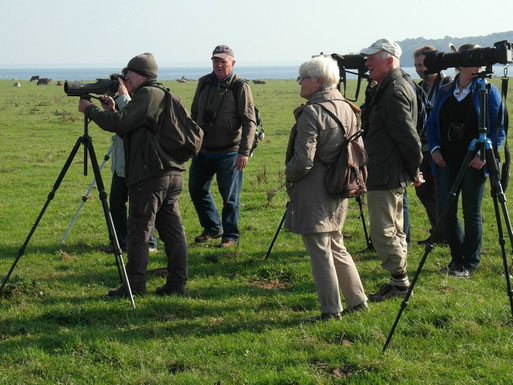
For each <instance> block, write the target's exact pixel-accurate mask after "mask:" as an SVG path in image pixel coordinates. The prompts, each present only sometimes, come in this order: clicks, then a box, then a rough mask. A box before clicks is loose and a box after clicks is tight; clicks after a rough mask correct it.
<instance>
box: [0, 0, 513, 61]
mask: <svg viewBox="0 0 513 385" xmlns="http://www.w3.org/2000/svg"><path fill="white" fill-rule="evenodd" d="M463 4H464V5H463ZM494 4H497V5H494ZM499 4H500V5H499ZM485 7H486V8H485ZM512 14H513V2H512V1H507V2H506V1H503V0H502V1H500V2H499V1H491V2H489V3H485V2H483V1H482V0H480V1H477V0H466V1H465V2H453V1H447V0H444V1H439V0H427V1H426V0H423V1H419V0H397V1H393V0H392V1H381V0H366V1H361V2H347V1H344V0H309V1H306V0H282V1H280V0H252V1H246V0H218V1H206V0H199V1H194V0H181V1H177V0H168V1H165V0H144V1H143V0H124V1H119V0H112V1H109V0H103V1H99V0H87V1H75V0H45V1H39V0H37V1H33V0H14V1H9V2H3V4H2V6H1V15H2V22H1V23H0V36H2V38H1V39H0V67H4V68H8V67H86V68H87V67H106V66H116V67H117V66H119V67H122V66H124V65H125V64H126V63H127V61H128V60H129V59H130V58H131V57H133V56H135V55H137V54H139V53H142V52H152V53H153V54H154V55H155V57H156V59H157V62H158V63H159V65H160V66H205V65H208V64H209V60H210V54H211V52H212V50H213V48H214V46H216V45H217V44H228V45H230V46H231V47H232V48H233V50H234V52H235V59H236V61H237V65H245V66H254V65H299V64H300V63H302V62H303V61H304V60H306V59H307V58H309V57H310V56H311V55H312V54H317V53H319V52H321V51H323V52H327V53H332V52H338V53H342V54H344V53H354V52H358V51H359V50H360V49H362V48H363V47H366V46H368V45H370V44H371V43H372V42H373V41H375V40H377V39H379V38H381V37H388V38H390V39H394V40H403V39H405V38H416V37H425V38H442V37H444V36H452V37H465V36H477V35H487V34H490V33H493V32H505V31H509V30H512V29H513V23H512V22H511V20H512V18H511V15H512ZM506 15H508V17H506Z"/></svg>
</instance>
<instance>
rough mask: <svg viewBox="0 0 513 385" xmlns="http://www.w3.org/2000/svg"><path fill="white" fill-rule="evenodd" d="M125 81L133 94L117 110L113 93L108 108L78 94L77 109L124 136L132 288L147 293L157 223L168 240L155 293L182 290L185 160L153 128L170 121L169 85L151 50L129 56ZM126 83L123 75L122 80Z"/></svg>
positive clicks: (120, 291) (124, 291)
mask: <svg viewBox="0 0 513 385" xmlns="http://www.w3.org/2000/svg"><path fill="white" fill-rule="evenodd" d="M123 72H125V78H126V81H125V82H126V87H127V89H128V92H129V93H130V94H131V95H132V100H131V101H130V102H129V103H128V104H127V105H126V106H125V107H124V108H123V109H122V110H121V111H116V110H115V108H114V107H115V102H114V100H113V99H112V98H111V97H108V96H102V97H100V99H101V101H102V105H103V107H104V110H105V111H102V110H101V109H100V108H98V107H97V106H95V105H94V104H92V103H91V102H90V101H88V100H83V99H82V100H80V104H79V111H80V112H83V113H84V114H85V115H86V116H87V117H88V118H89V119H91V120H92V121H94V122H95V123H96V124H97V125H98V126H100V128H102V129H103V130H105V131H111V132H115V133H117V134H118V135H120V136H121V137H122V138H123V144H124V149H125V179H126V182H127V186H128V199H129V214H128V245H127V249H128V250H127V251H128V263H127V265H126V270H127V275H128V279H129V282H130V286H131V289H132V293H133V294H139V295H142V294H145V293H146V267H147V265H148V242H149V239H150V234H151V230H152V228H153V226H155V227H156V228H157V230H158V232H159V235H160V238H161V239H162V241H163V242H164V244H165V249H166V254H167V260H168V265H167V269H168V276H167V281H166V284H165V285H164V286H161V287H159V288H157V294H159V295H165V294H184V293H185V283H186V281H187V259H188V254H187V241H186V238H185V231H184V228H183V225H182V221H181V218H180V209H179V206H178V199H179V197H180V192H181V191H182V189H183V183H184V182H183V171H184V170H185V165H184V164H183V163H181V162H178V161H176V160H175V159H173V158H172V154H168V153H166V152H165V151H163V150H162V149H161V148H160V146H158V147H159V148H157V145H156V143H155V142H156V140H155V138H156V137H155V136H154V133H155V132H158V131H159V130H160V129H162V127H160V126H159V125H160V124H162V122H164V121H166V120H165V119H161V117H162V115H163V113H164V112H165V108H166V102H165V98H166V91H165V90H164V89H163V88H161V87H160V84H159V83H157V72H158V66H157V63H156V62H155V58H154V57H153V55H152V54H151V53H143V54H141V55H137V56H136V57H134V58H133V59H131V60H130V61H129V62H128V65H127V67H126V68H125V70H124V71H123ZM120 83H123V80H120ZM127 295H128V288H127V287H126V286H125V285H122V286H121V287H119V288H117V289H112V290H110V291H109V296H113V297H123V296H127Z"/></svg>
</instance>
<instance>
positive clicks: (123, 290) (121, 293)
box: [107, 284, 146, 298]
mask: <svg viewBox="0 0 513 385" xmlns="http://www.w3.org/2000/svg"><path fill="white" fill-rule="evenodd" d="M131 289H132V295H144V294H146V288H145V287H144V288H143V287H140V288H134V287H132V288H131ZM107 295H108V296H109V297H121V298H126V297H129V293H128V287H126V286H125V284H123V285H121V286H120V287H118V288H117V289H110V290H109V293H108V294H107Z"/></svg>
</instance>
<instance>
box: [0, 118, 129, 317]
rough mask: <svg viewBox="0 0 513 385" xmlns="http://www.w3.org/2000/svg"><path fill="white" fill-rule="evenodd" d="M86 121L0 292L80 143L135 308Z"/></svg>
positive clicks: (2, 287) (123, 278) (86, 120)
mask: <svg viewBox="0 0 513 385" xmlns="http://www.w3.org/2000/svg"><path fill="white" fill-rule="evenodd" d="M88 123H89V120H88V119H87V117H86V116H84V135H82V136H80V137H79V138H78V139H77V142H76V143H75V146H74V147H73V149H72V150H71V153H70V155H69V157H68V159H67V160H66V163H65V164H64V166H63V168H62V170H61V172H60V174H59V176H58V177H57V180H56V181H55V183H54V185H53V188H52V191H51V192H50V193H49V194H48V198H47V200H46V202H45V204H44V205H43V208H42V209H41V212H40V213H39V216H38V217H37V219H36V221H35V223H34V225H33V226H32V228H31V230H30V232H29V234H28V235H27V238H26V239H25V242H23V245H22V246H21V248H20V249H19V251H18V256H17V257H16V258H15V260H14V262H13V264H12V266H11V268H10V269H9V272H8V273H7V275H6V276H5V278H4V281H3V282H2V285H1V286H0V293H1V292H2V290H3V289H4V287H5V285H6V284H7V281H8V280H9V278H10V276H11V274H12V272H13V270H14V268H15V267H16V265H17V263H18V261H19V260H20V258H21V256H22V255H23V254H24V253H25V248H26V247H27V245H28V243H29V241H30V239H31V238H32V235H33V234H34V232H35V230H36V228H37V226H38V224H39V222H40V221H41V219H42V217H43V215H44V213H45V211H46V209H47V208H48V205H49V204H50V202H51V201H52V199H53V198H54V196H55V193H56V192H57V189H58V188H59V186H60V184H61V182H62V180H63V179H64V176H65V175H66V172H67V171H68V168H69V166H70V165H71V163H72V162H73V159H74V158H75V155H76V154H77V152H78V150H79V148H80V145H81V144H83V145H84V175H85V176H87V163H88V162H87V156H88V154H89V156H90V157H91V165H92V168H93V172H94V176H95V180H96V184H97V186H98V193H99V195H100V200H101V202H102V206H103V213H104V215H105V221H106V222H107V228H108V231H109V238H110V240H111V242H112V245H113V246H114V257H115V259H116V265H117V268H118V273H119V278H120V280H121V282H123V283H124V284H125V285H126V287H127V288H128V293H129V297H130V302H131V304H132V307H133V308H135V302H134V297H133V295H132V289H131V287H130V282H129V281H128V276H127V273H126V269H125V264H124V262H123V255H122V252H121V247H120V246H119V241H118V237H117V235H116V230H115V228H114V223H113V222H112V216H111V214H110V211H109V205H108V203H107V193H106V192H105V186H104V184H103V180H102V175H101V172H100V168H99V166H98V160H97V159H96V154H95V152H94V148H93V142H92V138H91V137H90V136H89V134H88Z"/></svg>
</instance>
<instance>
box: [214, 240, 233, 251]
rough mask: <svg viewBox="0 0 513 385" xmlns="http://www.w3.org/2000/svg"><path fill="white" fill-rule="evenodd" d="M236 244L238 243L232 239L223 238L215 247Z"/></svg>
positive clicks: (222, 247)
mask: <svg viewBox="0 0 513 385" xmlns="http://www.w3.org/2000/svg"><path fill="white" fill-rule="evenodd" d="M237 245H238V242H237V241H234V240H233V239H223V240H222V241H221V243H220V244H219V245H217V247H219V248H221V249H224V248H225V247H230V246H237Z"/></svg>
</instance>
